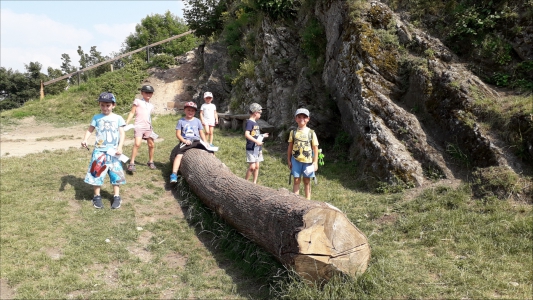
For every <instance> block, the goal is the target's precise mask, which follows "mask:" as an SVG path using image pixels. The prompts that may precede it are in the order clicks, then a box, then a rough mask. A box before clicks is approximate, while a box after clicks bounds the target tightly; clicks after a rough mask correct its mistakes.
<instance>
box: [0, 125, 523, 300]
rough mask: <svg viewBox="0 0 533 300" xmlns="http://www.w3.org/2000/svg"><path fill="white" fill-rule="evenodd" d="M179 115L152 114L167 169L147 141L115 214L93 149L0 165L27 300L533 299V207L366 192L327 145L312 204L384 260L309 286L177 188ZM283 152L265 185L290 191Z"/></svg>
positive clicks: (12, 258) (237, 139)
mask: <svg viewBox="0 0 533 300" xmlns="http://www.w3.org/2000/svg"><path fill="white" fill-rule="evenodd" d="M177 119H178V116H174V115H170V116H159V117H157V118H154V127H155V129H156V132H157V133H158V134H159V135H160V137H161V138H162V141H160V142H158V143H156V157H155V162H156V166H157V167H158V169H157V170H155V171H151V170H149V169H148V168H147V167H143V166H142V164H143V163H144V162H146V161H147V150H146V145H145V144H143V146H142V148H141V150H140V153H139V156H138V157H137V159H136V161H137V163H138V165H139V166H138V168H137V173H136V174H135V175H128V176H127V181H128V182H127V184H126V185H125V186H123V188H122V189H121V195H122V197H123V199H124V201H123V205H122V207H121V208H120V209H119V210H111V209H109V204H110V203H109V202H108V201H109V199H111V198H112V195H111V191H112V189H111V186H110V185H109V183H108V182H107V183H106V185H105V186H104V187H103V188H102V196H103V198H104V209H102V210H97V209H95V208H93V207H92V203H91V201H90V199H91V198H92V188H91V187H90V186H88V185H87V184H85V183H84V182H83V178H84V174H85V172H86V170H87V165H88V162H89V157H90V152H88V151H86V150H83V149H82V150H80V149H79V148H71V149H69V150H60V151H47V152H43V153H40V154H31V155H27V156H25V157H22V158H20V157H8V158H1V159H0V163H1V166H2V168H1V170H0V176H1V177H0V178H1V180H2V182H1V183H2V184H1V186H0V192H1V199H0V217H1V218H0V228H1V241H0V246H1V248H0V249H1V253H0V254H1V259H0V278H1V279H2V280H5V281H7V283H8V284H9V286H10V287H11V288H12V289H13V290H14V293H15V295H16V297H17V298H39V299H43V298H47V299H50V298H79V299H87V298H98V299H100V298H106V299H116V298H138V299H144V298H197V299H244V298H250V299H266V298H283V299H287V298H288V299H356V298H360V299H382V298H395V299H396V298H418V299H420V298H422V299H434V298H439V299H442V298H483V299H490V298H507V299H525V298H529V297H531V293H532V287H531V282H532V281H533V274H532V268H531V266H532V265H533V261H532V257H531V252H532V240H533V234H532V228H533V219H532V209H531V203H521V202H516V201H513V200H510V199H508V200H498V199H497V198H495V197H485V198H482V199H475V198H473V197H472V191H471V188H470V186H468V185H462V186H460V187H458V188H451V187H447V186H441V185H435V186H433V187H431V188H427V189H425V190H423V191H421V192H420V194H418V196H414V197H412V196H408V195H409V193H385V194H376V193H371V192H367V191H365V190H364V189H363V188H362V187H364V185H365V184H364V182H361V181H360V180H359V181H358V179H357V178H361V177H360V174H358V170H357V166H356V164H355V163H354V162H348V161H339V162H334V157H333V156H334V155H331V152H328V151H330V150H328V148H327V145H324V147H323V148H324V151H325V153H326V164H325V165H324V166H322V167H321V168H320V170H319V171H318V180H319V184H318V185H314V184H312V192H313V199H315V200H320V201H325V202H328V203H331V204H332V205H334V206H336V207H338V208H339V209H341V210H342V211H343V212H345V213H346V215H347V216H348V218H349V219H350V220H351V221H352V222H353V223H354V224H356V226H357V227H358V228H359V229H361V230H362V231H363V232H364V233H365V234H366V235H367V237H368V239H369V243H370V245H371V247H372V258H371V261H370V265H369V267H368V269H367V271H366V272H365V273H364V274H363V275H362V276H361V277H359V278H356V279H352V278H335V279H334V280H332V281H331V282H329V283H327V284H325V285H324V286H322V287H314V286H309V285H307V284H305V283H304V282H302V281H300V280H299V279H298V277H297V276H295V274H294V273H292V272H291V271H287V270H285V269H283V268H282V267H281V266H280V265H279V264H278V263H277V262H276V261H275V260H273V258H272V256H271V255H269V254H268V253H266V252H265V251H263V250H262V249H260V248H258V247H257V246H255V244H253V243H251V242H250V241H248V240H246V239H245V238H244V237H242V236H241V235H240V234H239V233H238V232H236V231H235V230H234V229H232V228H231V227H229V226H228V225H226V224H225V222H224V221H223V220H221V219H220V218H218V217H217V216H216V215H215V214H214V213H213V212H211V211H210V210H208V209H207V208H205V206H203V205H202V204H201V202H200V201H199V200H198V199H197V198H196V197H195V195H194V194H192V193H191V192H190V191H189V189H188V186H187V184H186V183H185V182H183V181H180V182H179V183H178V185H177V186H171V185H170V184H169V183H168V179H167V178H168V176H169V174H170V169H171V166H170V162H169V154H170V151H171V150H172V148H173V147H174V146H175V144H176V139H175V137H174V127H175V123H176V121H177ZM2 120H3V121H6V122H10V121H9V120H10V118H2ZM88 121H89V119H87V122H88ZM82 134H83V132H80V136H81V135H82ZM127 136H128V139H131V133H130V134H129V135H127ZM215 144H216V145H217V146H219V147H220V151H219V152H217V158H219V159H220V160H222V161H223V162H224V163H225V164H226V165H227V166H228V167H229V168H230V169H231V170H232V171H233V172H234V173H235V174H236V175H237V176H240V177H244V175H245V171H246V167H247V166H246V163H245V158H244V138H243V134H242V133H241V132H234V131H220V130H218V129H216V130H215ZM285 147H286V145H285V144H284V143H281V142H275V141H268V140H267V143H266V146H265V153H264V154H265V155H264V156H265V161H264V162H263V163H262V164H261V169H260V175H259V184H262V185H265V186H269V187H272V188H274V189H278V188H287V189H290V187H289V186H288V184H287V179H288V173H289V171H288V169H287V166H286V164H285V155H286V154H285V149H286V148H285ZM125 152H126V155H128V156H129V155H130V154H131V146H126V147H125ZM21 183H23V184H21Z"/></svg>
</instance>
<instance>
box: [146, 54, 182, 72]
mask: <svg viewBox="0 0 533 300" xmlns="http://www.w3.org/2000/svg"><path fill="white" fill-rule="evenodd" d="M175 64H176V60H175V58H174V56H172V55H170V54H158V55H155V56H154V57H152V59H151V60H150V66H151V67H157V68H161V69H168V68H169V67H170V66H173V65H175Z"/></svg>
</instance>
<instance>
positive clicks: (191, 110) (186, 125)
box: [170, 102, 207, 183]
mask: <svg viewBox="0 0 533 300" xmlns="http://www.w3.org/2000/svg"><path fill="white" fill-rule="evenodd" d="M183 110H184V111H185V117H183V118H181V119H180V120H179V121H178V124H177V125H176V137H177V138H178V140H179V141H180V143H179V144H178V146H179V147H178V151H177V152H176V157H175V158H174V162H173V163H172V174H170V182H171V183H172V182H178V170H179V168H180V164H181V159H182V158H183V154H184V153H185V152H186V151H187V150H189V149H192V148H203V149H205V146H204V145H202V144H201V143H200V139H201V140H202V141H204V142H206V143H207V140H206V138H205V134H204V131H203V129H204V128H203V126H202V122H201V121H200V119H198V118H196V117H194V115H195V114H196V111H197V110H198V106H197V105H196V103H194V102H187V103H185V105H184V107H183Z"/></svg>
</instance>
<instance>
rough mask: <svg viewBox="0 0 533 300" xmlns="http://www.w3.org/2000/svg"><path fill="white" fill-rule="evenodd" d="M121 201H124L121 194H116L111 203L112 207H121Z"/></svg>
mask: <svg viewBox="0 0 533 300" xmlns="http://www.w3.org/2000/svg"><path fill="white" fill-rule="evenodd" d="M120 202H122V198H120V196H114V197H113V204H111V208H112V209H117V208H119V207H120Z"/></svg>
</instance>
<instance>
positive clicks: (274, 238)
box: [170, 148, 370, 283]
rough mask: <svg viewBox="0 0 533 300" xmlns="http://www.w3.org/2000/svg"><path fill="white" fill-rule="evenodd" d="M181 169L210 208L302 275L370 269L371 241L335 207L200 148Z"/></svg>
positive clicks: (323, 278) (319, 277) (316, 278)
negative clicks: (234, 168) (261, 180)
mask: <svg viewBox="0 0 533 300" xmlns="http://www.w3.org/2000/svg"><path fill="white" fill-rule="evenodd" d="M176 150H177V148H174V150H173V151H172V153H171V155H170V159H171V162H172V161H173V160H174V157H175V152H176ZM243 155H244V154H243ZM180 173H181V175H182V177H183V178H184V179H185V180H186V181H187V183H188V184H189V186H190V188H191V190H192V191H193V192H194V193H195V194H196V195H197V196H198V198H200V200H201V201H202V202H203V203H204V204H205V205H206V206H207V207H209V208H210V209H212V210H213V211H215V212H216V213H217V214H218V215H219V216H220V217H221V218H222V219H224V220H225V221H226V222H227V223H228V224H229V225H231V226H232V227H234V228H235V229H236V230H237V231H238V232H239V233H241V234H242V235H243V236H245V237H246V238H248V239H250V240H251V241H253V242H255V243H256V244H257V245H259V246H260V247H262V248H263V249H265V250H266V251H267V252H269V253H270V254H272V255H273V256H274V257H275V258H276V259H277V260H278V261H279V262H281V263H282V264H283V265H284V266H285V267H287V268H293V269H294V270H295V271H296V272H297V273H298V274H299V275H300V276H301V277H302V278H304V279H306V280H309V281H312V282H318V283H323V282H327V281H328V280H329V279H331V278H332V277H333V276H334V275H336V274H337V275H340V274H344V275H348V276H352V277H355V276H357V275H360V274H362V273H363V272H364V271H365V270H366V268H367V266H368V261H369V259H370V246H369V244H368V240H367V238H366V236H365V235H364V234H363V232H361V231H360V230H359V229H358V228H357V227H356V226H355V225H354V224H352V223H351V222H350V221H349V220H348V218H347V217H346V215H345V214H344V213H342V212H341V211H340V210H339V209H337V208H335V207H334V206H332V205H330V204H328V203H324V202H319V201H310V200H307V199H305V198H304V197H301V196H297V195H295V194H293V193H291V192H289V191H288V190H287V189H280V190H274V189H272V188H268V187H264V186H261V185H256V184H253V183H252V182H250V181H246V180H244V179H243V178H240V177H237V176H236V175H234V174H233V173H232V172H231V171H230V170H229V168H228V167H226V165H224V164H223V163H222V162H221V161H220V160H219V159H217V158H216V157H215V156H214V155H212V154H210V153H208V152H206V151H203V150H200V149H191V150H189V151H187V152H186V153H185V154H184V156H183V159H182V161H181V166H180Z"/></svg>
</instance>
